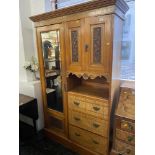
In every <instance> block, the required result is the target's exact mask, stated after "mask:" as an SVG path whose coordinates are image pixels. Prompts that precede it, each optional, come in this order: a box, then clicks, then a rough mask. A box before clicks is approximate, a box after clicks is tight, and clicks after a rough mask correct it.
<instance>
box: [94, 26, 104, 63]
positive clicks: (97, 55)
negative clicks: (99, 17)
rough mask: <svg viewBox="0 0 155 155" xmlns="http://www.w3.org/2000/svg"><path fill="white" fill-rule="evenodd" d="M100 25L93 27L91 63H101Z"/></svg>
mask: <svg viewBox="0 0 155 155" xmlns="http://www.w3.org/2000/svg"><path fill="white" fill-rule="evenodd" d="M101 31H102V30H101V27H95V28H93V63H95V64H99V63H101Z"/></svg>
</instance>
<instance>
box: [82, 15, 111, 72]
mask: <svg viewBox="0 0 155 155" xmlns="http://www.w3.org/2000/svg"><path fill="white" fill-rule="evenodd" d="M109 27H110V20H109V19H108V17H107V16H97V17H90V18H86V20H85V45H84V47H85V54H86V55H87V56H86V62H87V67H86V68H87V71H88V72H89V71H90V72H95V73H98V74H105V73H108V71H109V61H110V60H109V57H110V55H109V54H110V52H109V50H110V48H109V47H110V34H109V32H110V28H109Z"/></svg>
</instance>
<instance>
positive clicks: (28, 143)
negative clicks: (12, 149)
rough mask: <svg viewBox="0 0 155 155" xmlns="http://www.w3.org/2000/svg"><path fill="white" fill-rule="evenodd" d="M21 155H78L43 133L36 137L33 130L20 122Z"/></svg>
mask: <svg viewBox="0 0 155 155" xmlns="http://www.w3.org/2000/svg"><path fill="white" fill-rule="evenodd" d="M20 138H21V139H20V144H19V145H20V147H19V148H20V150H19V152H20V155H78V154H77V153H75V152H72V151H71V150H69V149H67V148H65V147H64V146H63V145H61V144H58V143H56V142H54V141H52V140H50V139H47V138H46V137H44V135H43V132H39V133H38V134H37V135H34V133H33V128H32V127H30V126H27V125H26V124H23V123H21V122H20Z"/></svg>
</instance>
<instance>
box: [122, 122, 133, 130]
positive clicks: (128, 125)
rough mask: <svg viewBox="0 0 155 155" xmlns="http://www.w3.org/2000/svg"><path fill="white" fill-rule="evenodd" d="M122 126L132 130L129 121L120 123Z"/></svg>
mask: <svg viewBox="0 0 155 155" xmlns="http://www.w3.org/2000/svg"><path fill="white" fill-rule="evenodd" d="M122 127H123V128H125V129H127V130H130V131H132V130H134V127H133V126H132V125H131V124H129V123H122Z"/></svg>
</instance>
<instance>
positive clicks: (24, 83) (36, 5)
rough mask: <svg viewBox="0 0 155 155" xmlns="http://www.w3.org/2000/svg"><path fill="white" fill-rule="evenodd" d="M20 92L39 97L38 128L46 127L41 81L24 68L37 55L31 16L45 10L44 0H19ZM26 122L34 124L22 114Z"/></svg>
mask: <svg viewBox="0 0 155 155" xmlns="http://www.w3.org/2000/svg"><path fill="white" fill-rule="evenodd" d="M19 11H20V12H19V13H20V17H19V93H22V94H25V95H29V96H32V97H35V98H37V102H38V112H39V119H38V121H37V129H38V130H40V129H42V128H43V127H44V119H43V102H42V95H41V86H40V81H35V82H34V81H32V74H31V73H30V72H29V71H25V69H24V68H23V66H24V63H25V61H30V60H31V57H32V56H35V57H36V58H37V57H38V56H37V50H36V49H37V48H36V36H35V29H34V25H33V22H32V21H31V20H30V19H29V17H30V16H33V15H36V14H40V13H43V12H45V1H44V0H19ZM20 119H22V120H23V121H24V122H26V123H28V124H30V125H33V124H32V120H31V119H30V118H28V117H25V116H21V115H20Z"/></svg>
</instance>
